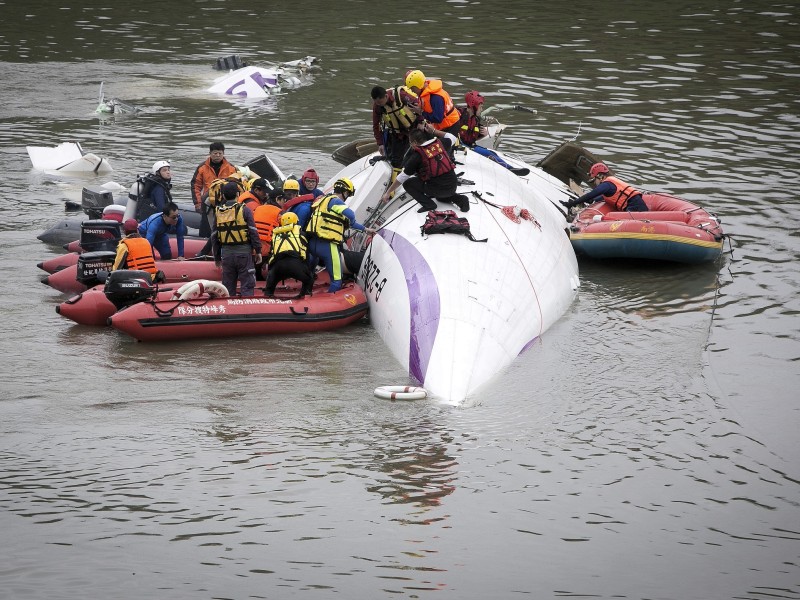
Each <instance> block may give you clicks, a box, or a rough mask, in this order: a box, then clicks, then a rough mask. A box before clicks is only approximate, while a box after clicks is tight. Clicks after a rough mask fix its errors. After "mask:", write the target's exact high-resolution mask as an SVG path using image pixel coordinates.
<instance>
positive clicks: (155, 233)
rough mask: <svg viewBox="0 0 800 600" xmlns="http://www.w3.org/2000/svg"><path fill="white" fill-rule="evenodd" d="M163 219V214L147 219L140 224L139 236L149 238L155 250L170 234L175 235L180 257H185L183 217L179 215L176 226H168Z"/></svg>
mask: <svg viewBox="0 0 800 600" xmlns="http://www.w3.org/2000/svg"><path fill="white" fill-rule="evenodd" d="M162 217H163V213H156V214H154V215H150V216H149V217H147V219H145V220H144V221H142V222H141V223H139V234H140V235H141V236H142V237H143V238H147V241H148V242H150V245H151V246H153V247H154V248H155V247H156V245H157V243H158V241H159V240H160V239H163V238H166V237H168V236H169V234H174V235H175V240H176V241H177V242H178V256H183V255H184V254H183V230H184V227H183V217H182V216H181V215H180V213H178V220H177V221H176V222H175V224H174V225H167V223H166V222H165V221H164V219H162Z"/></svg>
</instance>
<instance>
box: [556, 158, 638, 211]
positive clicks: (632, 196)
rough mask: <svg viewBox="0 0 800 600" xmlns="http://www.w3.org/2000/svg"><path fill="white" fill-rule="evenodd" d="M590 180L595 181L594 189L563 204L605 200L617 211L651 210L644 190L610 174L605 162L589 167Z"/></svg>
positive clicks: (570, 206)
mask: <svg viewBox="0 0 800 600" xmlns="http://www.w3.org/2000/svg"><path fill="white" fill-rule="evenodd" d="M589 178H590V179H589V181H590V182H594V186H595V187H594V189H592V190H590V191H589V192H587V193H585V194H584V195H583V196H581V197H580V198H575V199H574V200H569V201H566V202H565V201H563V200H561V204H563V205H564V206H566V207H567V208H572V207H573V206H577V205H578V204H584V203H591V202H596V201H597V200H599V199H600V198H602V199H603V200H605V202H606V203H607V204H609V205H610V206H611V207H612V208H613V210H615V211H630V212H645V211H647V210H649V209H648V208H647V205H646V204H645V203H644V199H643V198H642V192H640V191H639V190H637V189H636V188H634V187H633V186H632V185H628V184H627V183H625V182H624V181H622V180H620V179H617V178H616V177H613V176H611V175H610V172H609V170H608V167H607V166H605V165H604V164H603V163H595V164H593V165H592V166H591V168H590V169H589Z"/></svg>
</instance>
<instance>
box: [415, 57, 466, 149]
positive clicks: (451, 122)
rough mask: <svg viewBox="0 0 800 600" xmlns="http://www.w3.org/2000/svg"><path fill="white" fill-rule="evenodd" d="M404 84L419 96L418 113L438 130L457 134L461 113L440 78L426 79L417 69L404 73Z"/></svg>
mask: <svg viewBox="0 0 800 600" xmlns="http://www.w3.org/2000/svg"><path fill="white" fill-rule="evenodd" d="M406 86H408V87H409V88H411V91H412V92H414V93H415V94H416V95H417V96H419V102H420V114H421V115H422V117H423V118H424V119H425V120H426V121H428V123H431V124H432V125H433V126H434V127H435V128H436V129H438V130H439V131H446V132H447V133H452V134H453V135H458V131H459V129H460V128H461V125H460V124H459V121H460V119H461V113H460V112H459V111H458V109H457V108H456V107H455V105H454V104H453V101H452V100H451V99H450V94H448V93H447V92H446V91H445V90H444V88H443V87H442V80H441V79H426V78H425V74H424V73H423V72H422V71H419V70H413V71H409V72H408V73H406Z"/></svg>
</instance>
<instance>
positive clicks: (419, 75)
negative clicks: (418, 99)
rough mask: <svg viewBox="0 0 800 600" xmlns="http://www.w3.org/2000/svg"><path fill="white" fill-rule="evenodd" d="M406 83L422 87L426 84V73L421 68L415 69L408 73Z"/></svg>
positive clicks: (410, 85) (409, 85)
mask: <svg viewBox="0 0 800 600" xmlns="http://www.w3.org/2000/svg"><path fill="white" fill-rule="evenodd" d="M406 85H407V86H408V87H415V88H419V89H422V88H423V86H424V85H425V74H424V73H423V72H422V71H420V70H419V69H414V70H413V71H409V72H408V73H406Z"/></svg>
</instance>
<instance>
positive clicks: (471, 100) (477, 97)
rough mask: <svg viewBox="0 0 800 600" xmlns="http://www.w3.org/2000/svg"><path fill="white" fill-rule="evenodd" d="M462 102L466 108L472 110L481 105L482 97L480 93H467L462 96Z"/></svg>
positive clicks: (473, 91) (474, 91)
mask: <svg viewBox="0 0 800 600" xmlns="http://www.w3.org/2000/svg"><path fill="white" fill-rule="evenodd" d="M464 100H466V101H467V106H469V107H470V108H472V109H477V108H478V107H479V106H480V105H481V104H483V96H481V94H480V92H478V91H476V90H472V91H471V92H467V94H466V95H465V96H464Z"/></svg>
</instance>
